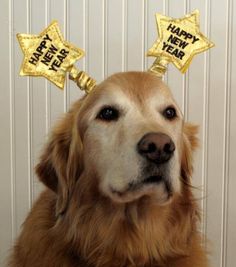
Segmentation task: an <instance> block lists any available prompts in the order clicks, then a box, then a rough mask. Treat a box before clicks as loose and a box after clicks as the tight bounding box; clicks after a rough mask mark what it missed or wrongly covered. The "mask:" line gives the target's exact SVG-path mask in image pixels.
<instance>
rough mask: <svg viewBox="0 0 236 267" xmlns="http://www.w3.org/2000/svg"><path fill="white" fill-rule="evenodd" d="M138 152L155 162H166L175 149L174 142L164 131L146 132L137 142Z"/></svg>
mask: <svg viewBox="0 0 236 267" xmlns="http://www.w3.org/2000/svg"><path fill="white" fill-rule="evenodd" d="M137 149H138V152H139V154H141V155H142V156H143V157H146V158H147V159H149V160H151V161H154V162H156V163H164V162H167V161H168V160H169V159H170V158H171V157H172V155H173V154H174V151H175V144H174V143H173V141H172V140H171V138H170V137H169V136H168V135H166V134H164V133H147V134H145V135H144V136H143V137H142V138H141V140H140V141H139V142H138V144H137Z"/></svg>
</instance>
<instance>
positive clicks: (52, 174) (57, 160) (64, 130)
mask: <svg viewBox="0 0 236 267" xmlns="http://www.w3.org/2000/svg"><path fill="white" fill-rule="evenodd" d="M74 114H75V113H74V112H68V113H67V114H65V117H64V118H63V119H62V120H61V121H60V122H59V123H58V125H57V126H56V127H55V128H54V129H53V131H52V133H51V136H50V138H49V141H48V144H47V145H46V147H45V149H44V151H43V153H42V155H41V157H40V161H39V163H38V165H37V166H36V173H37V175H38V177H39V180H40V181H42V182H43V183H44V184H45V185H46V186H47V187H49V188H50V189H51V190H53V191H54V192H56V194H57V205H56V215H59V214H62V213H63V212H65V210H66V207H67V204H68V201H69V197H70V195H71V191H72V190H73V187H74V185H75V183H76V181H77V179H78V177H79V175H80V173H81V169H82V165H81V164H82V163H81V162H82V160H81V154H82V143H81V139H80V136H79V132H78V127H77V123H75V118H74V116H75V115H74Z"/></svg>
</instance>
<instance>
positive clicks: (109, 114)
mask: <svg viewBox="0 0 236 267" xmlns="http://www.w3.org/2000/svg"><path fill="white" fill-rule="evenodd" d="M118 117H119V111H118V110H117V109H115V108H113V107H105V108H103V109H102V110H101V111H100V112H99V113H98V115H97V118H98V119H100V120H104V121H114V120H117V119H118Z"/></svg>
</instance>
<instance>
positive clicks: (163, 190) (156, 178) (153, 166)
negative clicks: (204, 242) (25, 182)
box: [36, 72, 197, 213]
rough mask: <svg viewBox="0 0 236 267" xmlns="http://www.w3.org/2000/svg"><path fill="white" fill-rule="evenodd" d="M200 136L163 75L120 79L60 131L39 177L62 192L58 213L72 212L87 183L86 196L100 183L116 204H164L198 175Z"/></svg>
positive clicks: (82, 104)
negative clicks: (73, 198) (195, 160)
mask: <svg viewBox="0 0 236 267" xmlns="http://www.w3.org/2000/svg"><path fill="white" fill-rule="evenodd" d="M195 134H196V127H194V126H191V125H190V124H186V123H184V122H183V117H182V114H181V112H180V109H179V108H178V106H177V104H176V102H175V101H174V99H173V97H172V95H171V92H170V90H169V89H168V87H167V86H166V85H165V84H164V83H163V82H162V81H161V80H160V79H159V78H157V77H156V76H155V75H153V74H150V73H143V72H128V73H120V74H115V75H113V76H111V77H110V78H108V79H107V80H105V81H104V82H102V83H101V84H100V85H98V86H97V87H96V88H95V89H94V91H92V92H91V93H90V94H89V95H88V96H86V97H84V98H83V99H82V100H79V101H78V102H77V103H75V104H74V106H73V107H72V109H71V110H70V112H68V113H67V114H66V115H65V118H64V119H63V120H62V121H61V122H60V123H59V124H58V125H57V127H55V128H54V130H53V131H52V134H51V138H50V140H49V143H48V145H47V147H46V150H45V151H44V153H43V155H42V157H41V161H40V163H39V164H38V166H37V167H36V172H37V174H38V176H39V178H40V180H41V181H42V182H43V183H44V184H46V185H47V186H48V187H49V188H51V189H52V190H54V191H55V192H57V194H58V201H57V212H58V213H62V212H64V211H65V209H66V207H67V206H68V201H69V199H70V194H71V192H72V191H73V188H74V187H75V185H76V183H77V184H79V183H81V184H82V183H83V184H87V186H85V191H86V190H88V188H89V184H91V183H92V184H94V185H96V187H97V189H98V191H99V193H100V194H101V195H103V196H105V197H108V198H110V199H111V200H112V201H113V202H115V203H127V202H133V201H135V200H137V199H140V198H142V197H146V196H148V197H149V198H150V197H151V198H152V199H153V200H154V201H155V202H156V203H159V204H165V203H168V202H169V200H171V199H173V196H175V195H176V194H178V193H180V192H181V179H183V178H184V179H185V180H186V179H188V178H189V177H190V175H191V170H192V168H191V158H192V157H191V155H192V153H191V152H192V150H193V149H194V148H195V146H196V144H197V140H196V137H195ZM82 177H85V178H84V179H82ZM187 182H189V180H188V181H187Z"/></svg>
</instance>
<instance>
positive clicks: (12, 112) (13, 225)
mask: <svg viewBox="0 0 236 267" xmlns="http://www.w3.org/2000/svg"><path fill="white" fill-rule="evenodd" d="M9 18H10V20H9V38H10V40H9V43H10V46H9V68H10V69H9V84H10V125H11V127H10V135H11V137H10V140H11V141H10V153H11V232H12V236H11V237H12V242H13V241H14V239H15V236H16V199H15V191H16V188H15V183H16V176H15V101H14V97H15V93H14V88H15V80H14V76H15V75H14V72H15V70H14V67H13V66H14V59H15V56H14V45H13V44H14V38H13V34H14V31H13V27H14V1H13V0H10V1H9Z"/></svg>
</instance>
